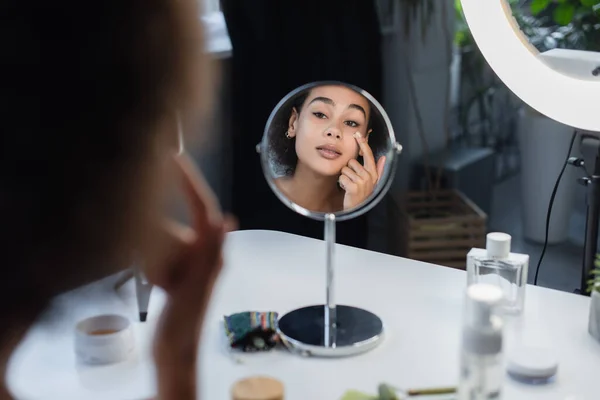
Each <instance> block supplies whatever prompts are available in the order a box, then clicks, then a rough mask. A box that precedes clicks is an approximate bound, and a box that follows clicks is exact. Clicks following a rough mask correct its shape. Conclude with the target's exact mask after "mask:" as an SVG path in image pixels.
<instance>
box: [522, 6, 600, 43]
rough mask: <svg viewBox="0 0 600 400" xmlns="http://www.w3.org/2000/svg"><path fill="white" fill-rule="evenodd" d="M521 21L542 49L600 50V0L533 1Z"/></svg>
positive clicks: (531, 38) (527, 32) (531, 37)
mask: <svg viewBox="0 0 600 400" xmlns="http://www.w3.org/2000/svg"><path fill="white" fill-rule="evenodd" d="M529 10H530V12H531V16H524V17H523V18H522V20H521V21H520V23H522V26H523V27H525V28H526V29H524V31H525V33H526V34H527V35H528V36H529V37H530V40H531V41H532V43H533V44H534V45H536V47H538V49H539V50H541V51H544V50H548V49H551V48H555V47H559V48H569V49H577V50H591V51H600V0H532V1H531V3H530V6H529Z"/></svg>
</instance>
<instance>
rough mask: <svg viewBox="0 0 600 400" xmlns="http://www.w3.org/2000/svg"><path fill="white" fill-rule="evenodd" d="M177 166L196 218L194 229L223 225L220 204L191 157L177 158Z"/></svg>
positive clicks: (181, 156) (183, 155)
mask: <svg viewBox="0 0 600 400" xmlns="http://www.w3.org/2000/svg"><path fill="white" fill-rule="evenodd" d="M175 165H176V166H177V167H178V170H179V172H180V175H181V177H182V180H183V189H184V193H185V196H186V199H187V201H188V203H189V206H190V208H191V212H192V216H193V218H194V228H195V229H198V228H200V227H204V226H206V225H207V224H209V223H210V224H216V225H218V224H220V223H222V220H223V217H222V215H221V210H220V207H219V202H218V201H217V198H216V196H215V195H214V194H213V192H212V190H211V189H210V187H209V186H208V184H207V183H206V181H205V180H204V177H203V176H202V174H201V173H200V172H199V171H198V170H197V169H196V167H195V166H194V164H193V162H192V161H191V160H190V159H189V157H188V156H187V155H185V154H182V155H179V156H177V157H175Z"/></svg>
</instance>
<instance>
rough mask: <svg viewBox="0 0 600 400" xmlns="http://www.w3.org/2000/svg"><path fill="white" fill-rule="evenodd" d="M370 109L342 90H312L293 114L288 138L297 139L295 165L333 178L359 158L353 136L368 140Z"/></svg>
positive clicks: (364, 101) (358, 97)
mask: <svg viewBox="0 0 600 400" xmlns="http://www.w3.org/2000/svg"><path fill="white" fill-rule="evenodd" d="M369 113H370V107H369V102H368V101H367V99H366V98H365V97H363V96H362V95H360V94H358V93H357V92H355V91H354V90H352V89H349V88H346V87H344V86H335V85H329V86H319V87H316V88H314V89H312V90H311V92H310V94H309V95H308V97H307V98H306V100H305V102H304V105H303V107H302V109H301V111H300V113H299V114H298V113H297V112H296V111H292V115H291V117H290V121H289V131H288V132H289V134H290V135H291V136H294V137H295V138H296V154H297V155H298V163H302V164H303V165H304V166H305V167H308V168H309V169H311V170H312V171H314V172H316V173H318V174H320V175H324V176H336V175H339V174H340V171H341V170H342V168H343V167H344V166H346V165H347V164H348V161H350V159H352V158H357V157H358V151H359V148H358V144H357V142H356V139H355V138H354V136H353V135H354V134H355V133H356V132H360V133H361V135H363V137H367V123H368V121H369Z"/></svg>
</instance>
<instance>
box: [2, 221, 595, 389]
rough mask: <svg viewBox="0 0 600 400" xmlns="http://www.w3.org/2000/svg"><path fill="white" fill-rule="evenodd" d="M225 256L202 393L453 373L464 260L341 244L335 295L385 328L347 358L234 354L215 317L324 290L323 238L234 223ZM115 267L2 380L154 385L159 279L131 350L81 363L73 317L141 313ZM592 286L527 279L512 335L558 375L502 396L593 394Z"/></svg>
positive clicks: (42, 329) (452, 379)
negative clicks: (265, 380)
mask: <svg viewBox="0 0 600 400" xmlns="http://www.w3.org/2000/svg"><path fill="white" fill-rule="evenodd" d="M225 252H226V253H225V256H226V266H225V268H224V270H223V273H222V275H221V277H220V278H219V280H218V282H217V284H216V287H215V291H214V294H213V298H212V300H211V304H210V307H209V310H208V313H207V316H206V321H205V327H204V332H203V336H202V342H201V350H200V353H201V354H200V357H201V368H200V372H199V375H200V376H199V378H200V394H201V397H200V398H202V399H210V400H220V399H228V398H229V390H230V388H231V386H232V384H233V382H234V381H236V380H237V379H240V378H243V377H246V376H249V375H257V374H264V375H270V376H273V377H276V378H278V379H280V380H281V381H282V382H283V383H284V384H285V388H286V400H296V399H298V400H300V399H319V400H321V399H323V400H326V399H332V400H335V399H339V398H340V396H341V395H342V394H343V392H344V391H346V390H347V389H358V390H363V391H368V392H374V391H375V390H376V387H377V385H378V384H379V383H381V382H388V383H391V384H394V385H395V386H399V387H405V388H412V387H429V386H447V385H455V384H456V381H457V376H458V365H459V363H458V361H459V344H460V341H459V337H460V329H461V318H462V307H463V293H464V288H465V282H466V276H465V273H464V272H463V271H458V270H454V269H450V268H445V267H440V266H435V265H431V264H425V263H420V262H416V261H412V260H407V259H403V258H398V257H392V256H388V255H384V254H380V253H374V252H369V251H365V250H360V249H355V248H350V247H346V246H340V245H338V246H337V247H336V272H337V274H336V297H337V300H338V302H339V303H340V304H348V305H355V306H360V307H362V308H365V309H367V310H370V311H372V312H375V313H376V314H377V315H379V316H380V317H381V318H382V319H383V321H384V324H385V327H386V338H385V341H384V342H383V343H382V345H381V346H379V347H378V348H376V349H375V350H373V351H371V352H369V353H366V354H363V355H360V356H355V357H350V358H344V359H318V358H303V357H300V356H296V355H292V354H290V353H288V352H287V351H285V350H277V351H273V352H269V353H263V354H242V355H237V354H233V353H231V352H229V351H228V350H227V345H226V341H225V338H224V336H223V329H222V318H223V316H224V315H228V314H232V313H235V312H239V311H247V310H253V311H277V312H280V313H285V312H287V311H290V310H292V309H295V308H298V307H302V306H305V305H311V304H318V303H322V302H324V300H325V266H324V264H325V245H324V242H322V241H318V240H314V239H308V238H303V237H299V236H294V235H289V234H284V233H279V232H269V231H238V232H233V233H231V234H229V236H228V239H227V244H226V250H225ZM114 281H115V278H114V277H111V278H107V279H105V280H103V281H101V282H98V283H95V284H92V285H89V286H87V287H83V288H81V289H78V290H76V291H74V292H72V293H68V294H66V295H64V296H63V297H61V298H60V299H59V301H57V306H56V311H55V312H54V313H53V314H52V318H48V319H47V321H45V322H44V321H41V322H40V323H39V324H38V325H37V326H36V327H34V328H33V329H32V330H31V331H30V333H29V334H28V336H27V338H26V339H25V340H24V342H23V343H22V344H21V346H20V347H19V348H18V350H17V352H16V353H15V355H14V356H13V359H12V361H11V364H10V367H9V376H8V384H9V387H10V388H11V390H12V391H13V393H14V394H15V396H16V397H17V398H18V399H24V400H28V399H31V400H38V399H39V400H41V399H64V400H70V399H73V400H75V399H77V400H81V399H86V400H88V399H89V400H95V399H111V400H120V399H122V400H140V399H145V398H150V397H152V395H153V394H154V393H155V379H154V377H153V374H154V370H153V366H152V362H151V358H150V347H149V345H150V343H151V340H152V334H153V331H154V327H155V324H156V321H157V318H158V314H159V312H160V310H161V307H162V306H163V304H164V301H165V297H164V294H163V293H162V292H161V291H160V290H154V292H153V295H152V299H151V304H150V309H149V317H148V321H147V322H146V323H139V322H134V332H135V339H136V355H135V357H134V358H132V359H131V360H129V361H127V362H124V363H121V364H117V365H113V366H106V367H95V368H92V367H85V366H78V365H76V362H75V355H74V351H73V326H74V323H75V321H77V320H78V319H81V318H83V317H87V316H90V315H95V314H99V313H107V312H110V313H120V314H122V315H125V316H128V317H129V318H130V319H131V320H132V321H137V306H136V302H135V297H134V291H133V284H132V282H129V283H128V284H127V285H126V286H125V287H123V288H122V289H121V290H120V291H119V292H115V291H114V290H113V284H114ZM588 312H589V298H587V297H584V296H577V295H572V294H569V293H564V292H558V291H554V290H550V289H544V288H539V287H534V286H528V287H527V293H526V305H525V312H524V314H523V317H522V318H520V319H518V320H513V321H507V322H508V326H509V328H510V332H511V333H510V338H508V343H507V346H506V347H507V351H510V348H512V346H513V345H514V343H517V342H518V343H521V344H526V345H536V346H542V347H545V348H548V349H549V350H551V351H553V352H554V354H555V355H556V357H557V358H558V360H559V363H560V365H559V374H558V376H557V378H556V380H555V382H553V383H551V384H548V385H545V386H526V385H524V384H518V383H516V382H513V381H511V380H509V379H508V378H506V381H505V382H506V384H505V397H504V398H505V399H510V400H520V399H523V400H525V399H527V400H536V399H544V400H554V399H561V400H563V399H565V400H566V399H569V400H582V399H590V400H591V399H597V398H598V385H597V383H596V382H595V379H594V378H595V377H596V376H597V373H598V372H597V371H598V368H599V367H600V344H598V343H597V342H595V341H594V340H593V339H592V338H591V337H590V336H589V335H588V333H587V321H588Z"/></svg>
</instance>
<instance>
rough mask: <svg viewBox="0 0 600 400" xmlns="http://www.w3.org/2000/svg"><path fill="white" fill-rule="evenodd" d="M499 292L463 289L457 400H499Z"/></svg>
mask: <svg viewBox="0 0 600 400" xmlns="http://www.w3.org/2000/svg"><path fill="white" fill-rule="evenodd" d="M501 301H502V290H501V289H500V288H499V287H498V286H495V285H490V284H485V283H476V284H473V285H471V286H469V287H468V288H467V296H466V306H465V313H464V321H463V329H462V346H461V358H460V360H461V361H460V362H461V366H460V380H459V384H458V399H459V400H499V399H501V398H502V382H503V378H504V366H503V359H502V346H503V329H502V319H501V318H500V316H499V315H498V314H497V311H498V306H499V305H500V303H501Z"/></svg>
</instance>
